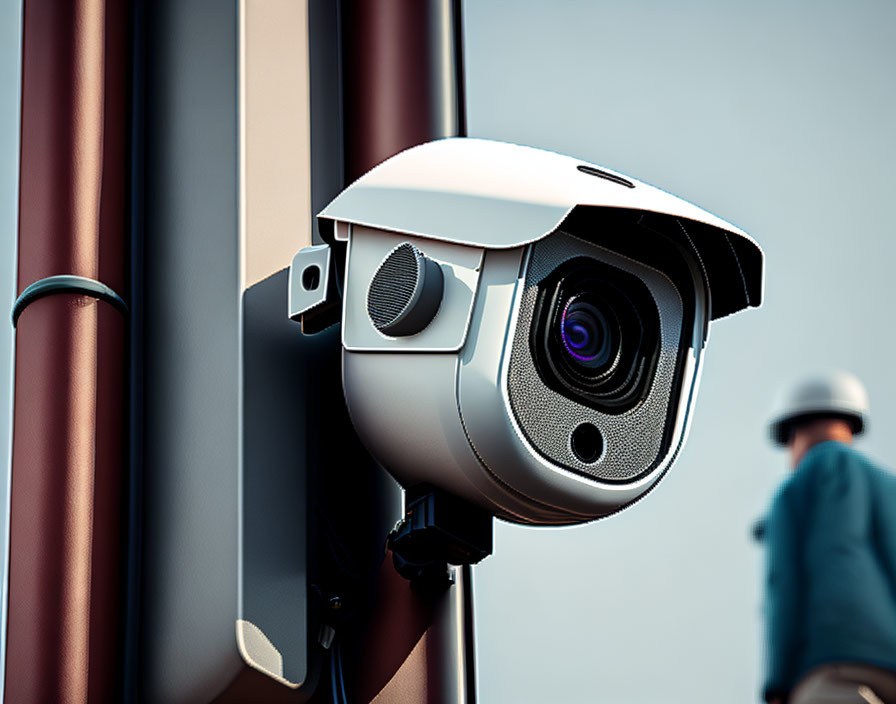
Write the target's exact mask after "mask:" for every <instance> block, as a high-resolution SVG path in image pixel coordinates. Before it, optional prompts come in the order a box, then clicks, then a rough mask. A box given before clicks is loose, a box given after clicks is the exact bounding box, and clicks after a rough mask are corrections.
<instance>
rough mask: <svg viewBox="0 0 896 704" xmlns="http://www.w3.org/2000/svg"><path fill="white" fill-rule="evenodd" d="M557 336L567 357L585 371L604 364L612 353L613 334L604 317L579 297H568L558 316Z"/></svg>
mask: <svg viewBox="0 0 896 704" xmlns="http://www.w3.org/2000/svg"><path fill="white" fill-rule="evenodd" d="M560 328H561V329H560V337H561V339H562V340H563V347H564V348H565V349H566V352H567V353H568V354H569V356H570V357H571V358H572V359H573V360H575V362H577V363H578V364H580V365H582V366H583V367H585V368H588V369H593V368H596V367H600V366H602V365H604V364H606V363H607V360H608V359H609V357H610V354H611V353H612V351H613V349H612V348H613V343H614V340H613V337H614V336H613V335H612V334H611V331H610V324H609V323H608V322H607V317H606V316H605V315H604V314H603V313H601V311H600V310H599V309H598V308H597V307H595V306H594V305H593V304H592V303H589V302H588V301H586V300H583V299H582V298H581V297H578V298H571V299H570V300H569V301H568V302H567V304H566V306H565V307H564V309H563V314H562V315H561V317H560Z"/></svg>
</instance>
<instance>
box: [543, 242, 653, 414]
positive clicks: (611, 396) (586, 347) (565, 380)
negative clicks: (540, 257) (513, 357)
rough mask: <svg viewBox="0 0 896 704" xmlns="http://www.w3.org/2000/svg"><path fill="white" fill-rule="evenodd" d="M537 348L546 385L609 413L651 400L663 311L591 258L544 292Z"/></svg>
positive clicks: (623, 275) (568, 266)
mask: <svg viewBox="0 0 896 704" xmlns="http://www.w3.org/2000/svg"><path fill="white" fill-rule="evenodd" d="M535 321H536V322H535V325H534V326H533V329H532V330H533V337H532V348H533V352H534V358H535V362H536V368H537V369H538V371H539V374H540V375H541V377H542V379H543V380H544V381H545V383H547V384H548V386H551V387H553V388H555V389H556V390H557V391H559V392H561V393H563V394H564V395H566V396H569V397H570V398H573V399H575V400H577V401H580V402H584V403H586V404H587V405H590V406H592V407H594V408H597V409H599V410H602V411H605V412H607V413H623V412H624V411H626V410H627V409H629V408H632V407H633V406H635V405H636V404H637V403H638V402H639V401H640V400H641V399H642V398H643V397H644V395H645V394H646V393H647V389H648V388H649V384H650V380H651V378H652V376H653V372H654V370H655V368H656V360H657V356H658V352H659V338H658V331H659V327H660V326H659V312H658V310H657V307H656V303H655V302H654V301H653V297H652V296H651V294H650V292H649V290H648V289H647V287H646V286H645V284H644V283H643V282H642V281H641V280H640V279H638V278H637V277H635V276H633V275H632V274H629V273H628V272H625V271H622V270H621V269H617V268H616V267H613V266H610V265H608V264H605V263H603V262H600V261H597V260H594V259H590V258H587V257H582V258H577V259H574V260H571V261H568V262H566V263H565V264H564V265H563V266H561V267H559V268H558V269H556V270H555V271H554V272H552V273H551V274H550V275H549V276H548V277H546V278H545V279H544V280H543V281H542V283H541V284H540V285H539V298H538V302H537V303H536V311H535Z"/></svg>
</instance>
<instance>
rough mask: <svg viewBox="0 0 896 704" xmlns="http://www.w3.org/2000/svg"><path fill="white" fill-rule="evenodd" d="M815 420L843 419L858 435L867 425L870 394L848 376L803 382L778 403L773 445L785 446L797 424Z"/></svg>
mask: <svg viewBox="0 0 896 704" xmlns="http://www.w3.org/2000/svg"><path fill="white" fill-rule="evenodd" d="M813 417H822V418H825V417H833V418H843V419H844V420H846V421H848V422H849V424H850V426H851V427H852V431H853V433H855V434H856V435H858V434H859V433H861V432H862V431H863V430H864V429H865V425H866V424H867V423H868V392H866V391H865V387H864V386H863V385H862V382H861V381H859V380H858V379H857V378H856V377H855V376H853V375H852V374H849V373H848V372H833V373H829V374H821V375H818V376H814V377H811V378H809V379H806V380H804V381H802V382H800V383H799V384H797V385H796V386H794V387H793V388H792V389H789V390H788V391H787V392H786V393H785V394H782V395H781V396H780V398H779V399H778V402H777V404H776V406H775V413H774V414H773V415H772V421H771V423H770V425H769V431H770V432H771V436H772V441H773V442H775V443H777V444H779V445H786V444H787V442H788V440H789V438H790V430H791V428H792V427H793V425H794V423H796V422H798V421H800V420H804V419H809V418H813Z"/></svg>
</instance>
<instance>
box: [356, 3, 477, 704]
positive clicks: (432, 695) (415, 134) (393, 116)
mask: <svg viewBox="0 0 896 704" xmlns="http://www.w3.org/2000/svg"><path fill="white" fill-rule="evenodd" d="M340 12H341V14H340V19H341V24H342V77H343V82H342V86H343V104H342V121H343V134H344V164H345V182H346V184H348V183H351V181H353V180H354V179H356V178H357V177H359V176H360V175H361V174H363V173H364V172H366V171H368V170H369V169H371V168H373V167H374V166H376V165H377V164H378V163H380V162H381V161H383V160H384V159H386V158H388V157H390V156H392V155H393V154H396V153H398V152H400V151H402V150H404V149H407V148H409V147H412V146H414V145H416V144H420V143H422V142H426V141H430V140H433V139H439V138H444V137H451V136H459V135H463V134H464V133H465V131H466V124H465V118H464V91H463V62H462V57H463V50H462V43H461V3H460V2H459V1H455V0H427V1H425V2H415V1H407V0H343V2H342V3H341V5H340ZM383 491H387V492H388V491H390V489H388V488H386V489H382V490H381V493H380V494H379V495H378V496H376V495H375V496H371V497H370V499H369V500H370V501H376V502H380V503H385V502H388V501H389V500H390V499H389V497H388V495H384V494H382V492H383ZM391 491H394V489H392V490H391ZM395 518H398V516H395ZM354 529H355V530H361V529H363V528H362V526H357V525H356V526H355V527H354ZM471 593H472V589H471V577H470V570H469V568H467V569H460V568H459V569H457V570H456V571H455V583H454V585H453V586H452V587H450V588H449V589H448V590H447V591H446V592H445V593H444V594H441V595H439V596H437V597H428V596H421V595H419V594H417V593H416V592H414V591H412V590H411V589H410V587H409V584H408V582H406V581H405V580H404V579H403V578H401V577H399V576H398V574H397V573H396V572H395V570H394V568H393V567H392V561H391V559H390V558H389V557H388V556H387V557H386V560H385V562H384V563H383V564H382V566H381V569H380V571H379V578H378V582H377V584H376V598H375V601H374V602H373V603H372V605H371V608H370V611H369V613H368V615H367V617H366V620H365V621H364V625H363V626H362V627H361V628H360V630H358V631H356V632H355V633H353V634H348V635H350V636H353V637H354V638H355V639H356V640H355V641H354V642H353V643H352V645H353V646H354V647H353V648H351V649H350V650H351V651H352V654H353V656H354V657H353V661H354V662H353V667H352V668H351V669H350V673H351V677H350V681H351V685H352V688H353V689H354V692H355V697H354V700H356V701H358V702H369V701H375V702H377V703H378V704H389V703H390V702H396V704H397V703H398V702H409V701H414V702H423V703H428V704H435V703H439V704H442V703H443V702H444V703H449V702H450V703H451V704H455V703H457V702H465V703H469V702H472V701H474V697H475V683H474V672H473V653H472V607H471V603H472V602H471ZM458 634H461V635H460V636H459V635H458Z"/></svg>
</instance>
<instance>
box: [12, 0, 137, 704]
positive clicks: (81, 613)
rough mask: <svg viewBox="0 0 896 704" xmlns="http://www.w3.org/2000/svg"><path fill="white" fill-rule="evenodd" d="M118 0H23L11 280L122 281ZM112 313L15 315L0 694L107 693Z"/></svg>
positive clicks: (119, 442)
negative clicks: (14, 274) (14, 276)
mask: <svg viewBox="0 0 896 704" xmlns="http://www.w3.org/2000/svg"><path fill="white" fill-rule="evenodd" d="M126 8H127V3H123V2H116V1H115V0H108V1H107V0H26V1H25V5H24V34H23V74H22V134H21V171H20V203H19V242H18V257H19V261H18V281H19V292H20V293H21V291H22V290H24V289H25V288H26V287H27V286H28V285H30V284H32V283H34V282H37V281H40V280H41V279H44V278H46V277H49V276H53V275H58V274H74V275H77V276H82V277H87V278H90V279H94V280H96V281H100V282H102V283H104V284H106V285H107V286H109V287H110V288H112V289H113V290H114V291H117V292H119V294H121V293H123V292H124V291H125V284H126V280H125V276H126V274H125V272H126V260H125V257H126V251H127V221H126V212H127V203H126V193H127V156H126V155H127V152H126V134H127V81H126V75H127V74H126V72H127V67H128V51H127V28H128V27H127V22H128V17H127V12H126ZM125 333H126V320H125V316H124V315H123V314H122V313H121V312H120V311H119V310H118V309H116V308H115V307H114V306H113V305H111V304H110V303H107V302H104V301H99V300H97V299H96V298H94V297H92V296H90V295H82V294H80V293H56V294H52V295H48V296H46V297H43V298H39V299H37V300H35V301H33V302H32V303H31V304H29V305H28V306H27V307H25V308H24V310H22V312H21V314H20V317H19V319H18V324H17V329H16V366H15V406H14V416H13V418H14V420H13V423H14V425H13V459H12V490H11V506H10V558H9V560H10V562H9V564H10V572H9V606H8V609H9V612H8V628H7V643H6V653H7V655H6V681H5V697H6V701H7V702H15V703H16V704H29V703H30V702H66V703H67V702H72V703H74V702H106V701H117V700H119V699H120V696H121V695H120V655H119V653H120V650H121V643H120V641H121V638H120V633H119V623H120V618H119V601H120V598H119V591H120V569H119V566H120V537H121V533H122V521H121V519H122V516H121V504H122V500H121V499H122V482H123V477H124V474H125V440H124V438H125V432H126V431H125V429H126V423H125V393H126V385H125Z"/></svg>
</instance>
